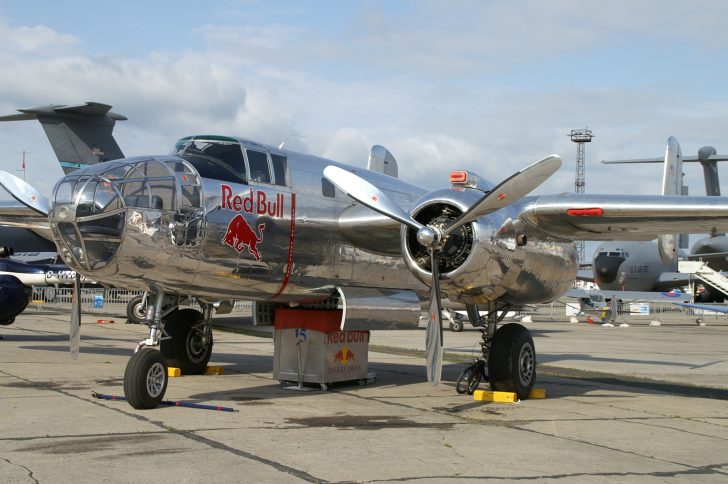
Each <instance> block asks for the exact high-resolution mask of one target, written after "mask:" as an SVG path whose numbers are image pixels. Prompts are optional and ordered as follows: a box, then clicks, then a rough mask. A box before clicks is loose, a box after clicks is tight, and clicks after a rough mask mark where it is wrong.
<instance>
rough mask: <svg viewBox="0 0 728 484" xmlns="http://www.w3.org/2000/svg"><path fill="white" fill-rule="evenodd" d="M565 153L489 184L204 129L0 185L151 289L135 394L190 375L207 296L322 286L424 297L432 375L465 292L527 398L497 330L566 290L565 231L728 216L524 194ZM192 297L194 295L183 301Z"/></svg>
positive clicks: (532, 355)
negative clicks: (55, 177) (35, 179)
mask: <svg viewBox="0 0 728 484" xmlns="http://www.w3.org/2000/svg"><path fill="white" fill-rule="evenodd" d="M560 165H561V160H560V158H559V157H557V156H555V155H554V156H549V157H547V158H544V159H543V160H541V161H539V162H537V163H535V164H533V165H531V166H529V167H527V168H525V169H524V170H522V171H519V172H518V173H516V174H515V175H513V176H511V177H510V178H508V179H506V180H505V181H504V182H502V183H500V184H498V185H494V184H491V183H489V182H487V181H486V180H485V179H483V178H481V177H480V176H478V175H476V174H474V173H471V172H465V171H455V172H453V173H452V174H451V175H450V179H449V183H448V184H447V186H446V187H445V188H443V189H439V190H435V191H428V190H425V189H423V188H421V187H418V186H415V185H412V184H410V183H407V182H405V181H402V180H400V179H398V178H396V177H395V176H391V175H388V174H385V173H390V174H392V171H391V170H389V171H388V170H387V169H386V167H385V168H382V167H379V168H377V167H376V166H373V167H372V168H373V169H363V168H359V167H353V166H349V165H346V164H343V163H339V162H336V161H332V160H328V159H324V158H320V157H316V156H312V155H308V154H302V153H296V152H293V151H286V150H282V149H278V148H275V147H272V146H267V145H263V144H259V143H255V142H252V141H248V140H245V139H242V138H235V137H227V136H210V135H201V136H189V137H186V138H182V139H181V140H179V142H177V144H176V145H175V147H174V149H173V152H172V154H171V155H169V156H140V157H133V158H124V159H119V160H115V161H107V162H103V163H98V164H93V165H91V166H88V167H85V168H81V169H79V170H77V171H74V172H72V173H70V174H68V175H67V176H66V177H64V178H63V179H61V180H60V181H59V182H58V183H57V185H56V187H55V189H54V193H53V197H52V200H47V199H46V198H45V197H44V196H43V195H42V194H40V193H39V192H38V191H37V190H35V189H33V187H31V186H30V185H28V184H27V183H25V182H23V181H22V180H20V179H18V178H17V177H15V176H13V175H11V174H9V173H6V172H0V183H1V184H2V185H3V186H4V187H5V188H6V189H7V190H8V191H9V192H11V193H12V194H13V196H14V197H15V198H16V199H17V200H18V201H20V202H22V203H23V205H24V206H26V207H27V209H28V216H27V217H25V218H23V220H22V221H21V220H19V219H18V218H14V219H13V218H12V217H10V218H9V220H10V223H11V224H13V225H22V224H23V223H26V224H31V225H34V226H41V227H46V228H47V229H49V231H50V233H52V237H53V240H54V241H55V243H56V245H57V247H58V252H59V254H61V256H62V258H63V259H64V261H65V262H66V263H67V264H68V266H69V267H70V268H71V269H73V270H75V271H77V272H78V273H80V274H83V275H85V276H87V277H89V278H91V279H93V280H95V281H98V282H100V283H104V284H109V285H113V286H116V287H126V288H129V289H140V290H144V291H148V292H149V293H150V298H149V299H150V301H149V305H148V310H147V313H146V322H147V323H148V324H149V334H148V337H147V338H146V339H144V340H143V341H140V342H139V344H138V345H137V349H136V351H135V353H134V355H133V356H132V357H131V358H130V360H129V363H128V365H127V367H126V371H125V376H124V391H125V394H126V397H127V399H128V401H129V403H130V404H131V405H132V406H133V407H135V408H152V407H155V406H156V405H157V404H158V403H159V402H160V401H161V400H162V398H163V396H164V393H165V391H166V387H167V371H166V369H167V364H168V363H170V364H172V363H173V364H174V365H175V366H180V367H182V368H183V372H185V373H194V372H201V371H202V370H203V369H204V368H205V366H206V365H207V362H208V361H209V359H210V355H211V351H212V346H213V336H212V331H211V325H210V321H211V318H212V315H213V312H214V311H216V310H217V311H222V310H223V309H224V308H225V307H229V303H228V301H231V300H239V299H249V300H253V301H256V302H257V304H258V305H262V306H268V307H269V308H275V307H280V306H286V307H287V306H296V307H298V308H305V307H307V305H309V304H318V307H321V302H327V303H328V304H326V305H325V307H334V308H335V307H337V306H338V307H340V308H342V309H343V316H342V318H341V329H342V330H370V329H392V328H416V327H417V325H418V321H419V314H420V309H421V307H422V305H423V304H424V305H426V304H429V319H428V324H427V340H428V341H427V360H428V364H427V374H428V379H429V380H430V381H431V382H433V383H437V382H439V379H440V372H441V368H442V321H441V311H440V301H441V298H443V297H447V298H448V299H449V300H451V301H454V302H458V303H462V304H465V306H466V308H467V309H468V313H469V314H470V315H471V319H472V318H475V319H477V318H479V316H478V314H479V308H480V309H485V310H487V311H488V313H487V314H488V315H489V316H488V317H486V320H485V321H483V323H484V326H483V330H482V338H483V344H482V348H483V353H484V354H483V356H484V357H485V358H486V359H487V364H488V372H489V381H490V385H491V387H492V388H493V389H496V390H504V391H513V392H516V393H517V394H518V396H519V398H525V397H526V396H527V395H528V393H529V391H530V389H531V388H532V386H533V384H534V382H535V379H536V351H535V347H534V343H533V339H532V338H531V335H530V333H529V331H528V330H527V329H526V328H525V327H523V326H522V325H520V324H517V323H511V324H505V325H502V326H501V327H500V328H499V327H498V323H499V320H498V313H499V312H501V313H503V311H504V310H507V309H508V307H510V306H511V305H516V306H520V305H523V304H530V303H539V302H547V301H551V300H554V299H556V298H558V297H559V296H561V295H562V294H563V293H565V292H566V291H567V290H568V289H569V288H570V287H571V285H572V283H573V281H574V278H575V275H576V271H577V257H576V249H575V246H574V243H573V240H584V239H586V240H649V239H653V238H655V237H656V236H657V235H658V234H661V233H676V232H698V233H700V232H710V231H711V230H713V229H715V230H726V229H728V199H726V198H720V197H663V196H635V195H574V194H561V195H544V196H535V197H534V196H530V197H526V195H527V194H528V193H529V192H530V191H532V190H533V189H534V188H536V187H537V186H538V185H540V184H541V183H542V182H543V181H544V180H545V179H547V178H548V177H549V176H551V175H552V174H553V173H554V172H555V171H556V170H557V169H558V168H559V167H560ZM394 173H396V170H395V172H394ZM1 215H2V214H0V218H2V217H1ZM186 297H195V298H196V299H197V301H198V302H199V303H200V305H201V308H202V311H201V312H198V311H194V310H191V309H183V310H179V309H178V303H179V301H180V300H181V299H183V298H186ZM76 300H77V301H78V298H76ZM78 311H80V308H79V307H78V305H77V306H76V308H75V310H74V313H75V317H73V318H72V327H71V334H72V344H71V348H72V352H77V351H78V341H79V336H78V334H79V333H78V322H79V317H78ZM475 319H472V320H475ZM167 336H169V337H167ZM157 348H159V351H158V350H157Z"/></svg>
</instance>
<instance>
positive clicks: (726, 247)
mask: <svg viewBox="0 0 728 484" xmlns="http://www.w3.org/2000/svg"><path fill="white" fill-rule="evenodd" d="M716 153H717V151H716V149H715V148H713V147H712V146H703V147H702V148H700V150H698V156H683V154H682V151H681V149H680V145H679V143H678V142H677V140H676V139H675V138H674V137H672V136H671V137H670V138H668V140H667V147H666V149H665V157H664V159H660V158H643V159H634V160H613V161H602V163H605V164H625V163H626V164H634V163H663V172H664V177H663V190H662V193H663V195H681V194H684V187H683V186H682V177H683V173H682V171H683V166H682V164H683V162H699V163H700V164H701V165H702V166H703V175H704V179H705V192H706V195H708V196H715V197H719V196H720V182H719V178H718V164H717V163H718V162H719V161H727V160H728V156H726V155H718V154H716ZM678 240H681V242H682V241H684V242H685V243H684V244H682V243H681V244H680V248H683V249H687V237H680V238H678V237H677V236H675V235H662V236H660V237H659V238H658V240H657V243H655V242H631V241H620V242H605V243H603V244H601V245H600V246H599V247H597V249H596V250H595V252H594V257H593V259H592V270H593V280H594V282H596V283H597V284H598V285H599V288H600V289H604V290H610V291H614V290H621V291H666V290H670V289H673V288H675V287H680V286H687V285H688V284H689V283H690V275H689V274H684V273H680V272H678V269H677V259H678V255H680V256H681V257H683V258H686V259H700V260H705V261H706V262H707V263H708V265H709V266H710V267H711V268H712V269H714V270H717V271H727V270H728V262H726V261H728V237H726V236H725V234H722V233H716V232H715V231H713V232H712V233H710V234H709V235H708V236H707V237H704V238H701V239H699V240H698V241H697V242H695V244H693V247H692V249H691V250H690V253H688V254H686V253H682V254H678V250H679V248H678V244H677V241H678ZM685 252H687V251H685ZM580 272H583V271H580ZM584 276H585V275H584V274H580V279H591V277H590V276H589V277H584ZM698 297H699V298H700V299H701V300H702V301H722V300H723V299H724V294H723V293H722V292H721V291H720V290H718V289H716V288H713V287H706V288H705V291H704V292H703V293H702V294H700V296H698Z"/></svg>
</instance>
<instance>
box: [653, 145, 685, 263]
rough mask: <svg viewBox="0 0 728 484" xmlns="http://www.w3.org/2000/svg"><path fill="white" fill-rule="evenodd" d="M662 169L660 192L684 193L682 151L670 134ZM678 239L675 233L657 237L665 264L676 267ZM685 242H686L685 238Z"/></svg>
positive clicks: (680, 237)
mask: <svg viewBox="0 0 728 484" xmlns="http://www.w3.org/2000/svg"><path fill="white" fill-rule="evenodd" d="M663 169H664V171H663V175H662V194H663V195H684V194H685V193H683V171H682V151H681V150H680V144H679V143H678V142H677V140H676V139H675V138H674V137H672V136H670V137H669V138H667V147H666V148H665V160H664V165H663ZM685 188H687V187H685ZM680 239H682V236H679V235H677V234H663V235H660V236H658V237H657V248H658V249H659V251H660V258H662V261H663V262H664V263H665V264H671V265H675V266H676V267H677V256H678V243H679V242H681V240H680ZM685 242H687V238H686V240H685ZM680 247H682V244H680ZM685 248H687V243H686V244H685Z"/></svg>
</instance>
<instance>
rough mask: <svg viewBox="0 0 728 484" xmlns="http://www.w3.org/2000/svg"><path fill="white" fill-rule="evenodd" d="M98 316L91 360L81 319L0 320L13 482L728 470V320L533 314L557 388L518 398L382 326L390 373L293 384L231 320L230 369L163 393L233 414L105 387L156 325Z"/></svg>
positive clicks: (705, 474) (707, 473)
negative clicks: (432, 360)
mask: <svg viewBox="0 0 728 484" xmlns="http://www.w3.org/2000/svg"><path fill="white" fill-rule="evenodd" d="M100 318H103V316H99V315H94V316H92V317H91V316H84V319H83V324H82V328H81V334H82V339H81V354H80V356H79V359H78V360H77V361H73V360H71V358H70V356H69V354H68V334H67V331H68V330H67V325H68V322H67V321H68V315H67V314H57V315H53V314H47V315H43V314H37V313H27V314H23V315H21V316H19V317H18V319H17V321H16V323H15V324H13V325H11V326H1V327H0V335H2V336H4V340H2V341H0V482H3V483H15V482H41V483H43V482H74V483H84V482H99V481H102V480H105V481H109V482H162V483H165V482H205V483H207V482H216V483H225V482H297V481H305V482H389V481H396V482H411V481H412V482H414V481H416V482H453V481H458V482H478V481H493V482H500V481H508V480H517V481H544V482H548V481H556V480H559V481H564V482H585V481H587V482H610V483H613V482H726V481H727V480H728V451H726V449H728V402H727V401H726V400H728V385H727V384H726V381H725V378H726V375H728V325H720V324H716V325H708V326H706V327H699V326H695V325H687V324H685V325H670V326H662V327H658V328H653V327H648V326H646V325H641V326H633V327H630V328H602V327H600V326H598V325H587V324H569V323H566V322H537V323H528V324H526V326H527V327H528V328H529V329H530V330H531V331H532V332H533V335H534V340H535V343H536V350H537V353H538V361H539V368H538V372H539V377H538V383H537V387H539V388H544V389H545V390H546V392H547V396H548V397H547V398H546V399H545V400H526V401H522V402H520V403H518V404H500V403H481V402H474V401H473V400H472V397H470V396H467V395H458V394H457V393H456V392H455V390H454V381H455V379H456V378H457V376H458V374H459V372H460V371H461V370H462V368H464V367H465V366H466V363H463V362H454V363H453V362H451V363H446V365H445V368H444V382H443V383H442V384H440V385H438V386H432V385H430V384H428V383H427V382H426V381H425V370H424V362H423V359H422V358H421V356H420V355H419V353H417V352H416V351H414V352H412V351H404V350H402V349H413V350H418V349H422V348H423V346H424V343H423V342H424V330H423V329H420V330H418V331H407V332H404V331H402V332H375V333H373V334H372V345H373V346H372V347H373V348H377V349H378V350H379V351H382V352H378V351H370V354H369V361H370V365H369V368H370V370H371V371H375V372H376V373H377V381H376V382H375V383H373V384H369V385H366V386H359V385H357V384H353V385H345V384H340V385H333V386H332V387H331V388H330V389H329V391H327V392H321V391H312V392H296V391H291V390H285V389H282V388H281V387H280V385H279V384H278V382H277V381H275V380H273V379H272V376H271V369H272V366H273V340H272V339H271V338H270V337H260V336H253V335H250V334H244V333H232V332H225V331H216V332H215V349H214V353H213V357H212V361H211V364H216V365H221V366H224V367H225V374H224V375H221V376H185V377H180V378H172V379H170V383H169V387H168V390H167V395H166V397H165V398H167V399H171V400H184V401H192V402H197V403H204V404H211V405H223V406H229V407H233V408H235V409H236V410H237V411H236V412H234V413H228V412H218V411H208V410H198V409H191V408H181V407H168V406H160V407H158V408H156V409H154V410H146V411H138V410H134V409H133V408H131V407H130V406H129V405H128V404H127V403H126V402H120V401H106V400H98V399H96V398H93V397H92V396H91V393H92V392H94V391H95V392H99V393H104V394H112V395H122V394H123V388H122V386H123V375H124V368H125V366H126V361H127V360H128V358H129V356H130V355H131V353H132V350H133V348H134V346H135V343H136V341H138V340H140V339H142V338H144V337H145V335H146V331H145V329H146V328H145V327H144V326H136V325H128V324H123V320H122V319H120V318H118V317H115V318H113V319H115V321H116V322H115V323H114V324H104V325H98V324H96V320H97V319H100ZM220 322H221V323H222V324H225V325H229V326H239V325H240V324H241V320H240V318H224V319H222V318H221V319H220ZM245 323H246V320H245V319H243V320H242V324H243V325H245ZM479 336H480V333H479V332H477V331H476V330H474V329H472V328H469V327H468V328H466V331H463V332H462V333H458V334H454V333H450V332H446V334H445V345H446V347H447V351H448V352H451V353H458V354H460V355H463V354H465V355H467V354H469V353H470V352H471V350H472V349H473V348H474V344H475V343H477V341H478V338H479ZM374 345H376V346H374ZM398 348H399V349H398ZM385 351H386V352H385ZM460 358H461V359H462V356H461V357H460ZM451 359H457V357H452V358H451ZM464 359H465V360H467V357H465V358H464Z"/></svg>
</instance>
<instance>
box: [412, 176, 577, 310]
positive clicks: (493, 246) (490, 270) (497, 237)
mask: <svg viewBox="0 0 728 484" xmlns="http://www.w3.org/2000/svg"><path fill="white" fill-rule="evenodd" d="M482 196H483V192H482V191H480V190H477V189H444V190H438V191H435V192H431V193H429V194H427V195H425V196H424V197H422V198H421V199H420V200H418V201H417V202H416V203H415V204H414V205H413V207H412V209H411V211H410V214H411V215H412V217H413V218H414V219H415V220H417V221H418V222H420V223H421V224H423V225H429V226H435V227H444V226H446V225H448V223H449V222H450V221H452V220H453V219H455V218H457V217H458V216H459V215H460V214H462V213H463V212H465V211H466V210H467V209H468V208H470V207H471V206H472V205H473V204H475V203H476V202H477V201H478V200H479V199H480V198H481V197H482ZM517 215H518V214H517V211H516V209H514V208H512V207H505V208H503V209H500V210H498V211H496V212H493V213H491V214H490V215H487V216H483V217H479V218H478V219H476V220H475V221H474V222H471V223H467V224H464V225H463V226H461V227H460V228H458V229H456V230H455V231H454V232H452V233H451V234H450V236H449V237H448V239H447V241H446V243H445V246H444V247H443V249H442V252H441V256H440V289H441V292H442V293H443V297H447V298H448V299H450V300H451V301H459V302H464V303H477V304H481V303H485V302H487V301H493V300H496V299H499V300H502V301H504V302H512V303H535V302H542V301H551V300H553V299H555V298H556V297H558V296H559V295H560V294H562V293H563V292H564V291H566V290H567V289H568V287H570V285H571V284H573V280H574V276H575V273H576V252H575V249H574V245H573V243H555V242H545V241H539V240H538V239H537V237H531V236H530V234H526V233H524V232H522V230H521V229H520V224H518V223H517V220H518V219H517ZM514 221H515V222H514ZM507 222H508V223H507ZM504 224H505V225H504ZM505 227H509V230H503V229H504V228H505ZM513 227H519V230H516V231H514V230H513ZM527 241H528V242H527ZM400 242H401V247H402V256H403V259H404V261H405V264H406V265H407V267H408V268H409V270H410V271H412V273H413V274H414V275H415V276H416V277H417V278H418V279H419V280H421V281H422V282H423V283H425V284H427V285H431V283H432V270H431V261H430V256H429V253H428V250H427V248H426V247H424V246H422V245H421V244H420V243H419V242H418V241H417V232H416V231H415V230H413V229H410V228H407V227H403V228H402V231H401V233H400Z"/></svg>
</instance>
